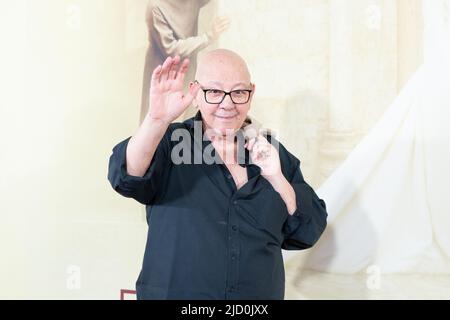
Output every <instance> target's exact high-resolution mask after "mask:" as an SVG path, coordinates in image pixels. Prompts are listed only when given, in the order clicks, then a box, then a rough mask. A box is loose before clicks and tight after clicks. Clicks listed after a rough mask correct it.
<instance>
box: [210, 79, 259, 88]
mask: <svg viewBox="0 0 450 320" xmlns="http://www.w3.org/2000/svg"><path fill="white" fill-rule="evenodd" d="M202 84H203V85H206V86H217V87H227V86H231V87H237V86H249V85H250V84H251V83H250V81H220V80H204V81H203V83H202Z"/></svg>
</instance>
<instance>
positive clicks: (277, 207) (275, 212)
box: [241, 188, 288, 245]
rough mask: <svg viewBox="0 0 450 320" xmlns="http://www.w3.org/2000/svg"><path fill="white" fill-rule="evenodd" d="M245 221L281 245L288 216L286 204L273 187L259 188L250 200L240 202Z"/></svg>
mask: <svg viewBox="0 0 450 320" xmlns="http://www.w3.org/2000/svg"><path fill="white" fill-rule="evenodd" d="M241 208H242V209H244V210H243V211H244V214H245V215H246V216H247V219H246V220H247V221H248V222H249V223H251V224H252V225H253V226H254V227H256V228H257V229H259V230H262V231H264V232H266V233H267V234H269V235H270V236H271V237H272V239H273V240H275V241H276V242H277V243H278V244H280V245H281V243H282V241H283V225H284V222H285V221H286V219H287V217H288V212H287V208H286V204H285V203H284V201H283V199H282V198H281V196H280V194H279V193H278V192H277V191H275V190H274V189H273V188H264V189H263V190H260V191H259V192H258V194H257V195H256V196H255V197H252V199H251V200H245V201H243V202H241Z"/></svg>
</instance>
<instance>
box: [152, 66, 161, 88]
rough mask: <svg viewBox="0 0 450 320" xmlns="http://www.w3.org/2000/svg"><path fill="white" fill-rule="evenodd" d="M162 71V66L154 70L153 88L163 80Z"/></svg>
mask: <svg viewBox="0 0 450 320" xmlns="http://www.w3.org/2000/svg"><path fill="white" fill-rule="evenodd" d="M161 70H162V66H161V65H159V66H157V67H156V68H155V70H153V73H152V83H151V86H152V87H153V86H156V85H157V84H158V82H159V80H160V78H161Z"/></svg>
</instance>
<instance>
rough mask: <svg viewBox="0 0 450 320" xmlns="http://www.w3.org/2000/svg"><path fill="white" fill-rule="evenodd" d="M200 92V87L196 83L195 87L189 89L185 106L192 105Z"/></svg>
mask: <svg viewBox="0 0 450 320" xmlns="http://www.w3.org/2000/svg"><path fill="white" fill-rule="evenodd" d="M198 90H200V85H199V84H198V83H195V84H194V85H193V86H191V87H189V91H188V93H187V94H186V95H185V96H184V97H183V104H184V105H190V104H191V102H192V100H194V98H195V96H196V95H197V93H198Z"/></svg>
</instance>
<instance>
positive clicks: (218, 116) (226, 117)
mask: <svg viewBox="0 0 450 320" xmlns="http://www.w3.org/2000/svg"><path fill="white" fill-rule="evenodd" d="M214 116H215V117H216V118H219V119H224V120H230V119H233V118H236V116H237V114H234V115H218V114H216V115H214Z"/></svg>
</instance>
